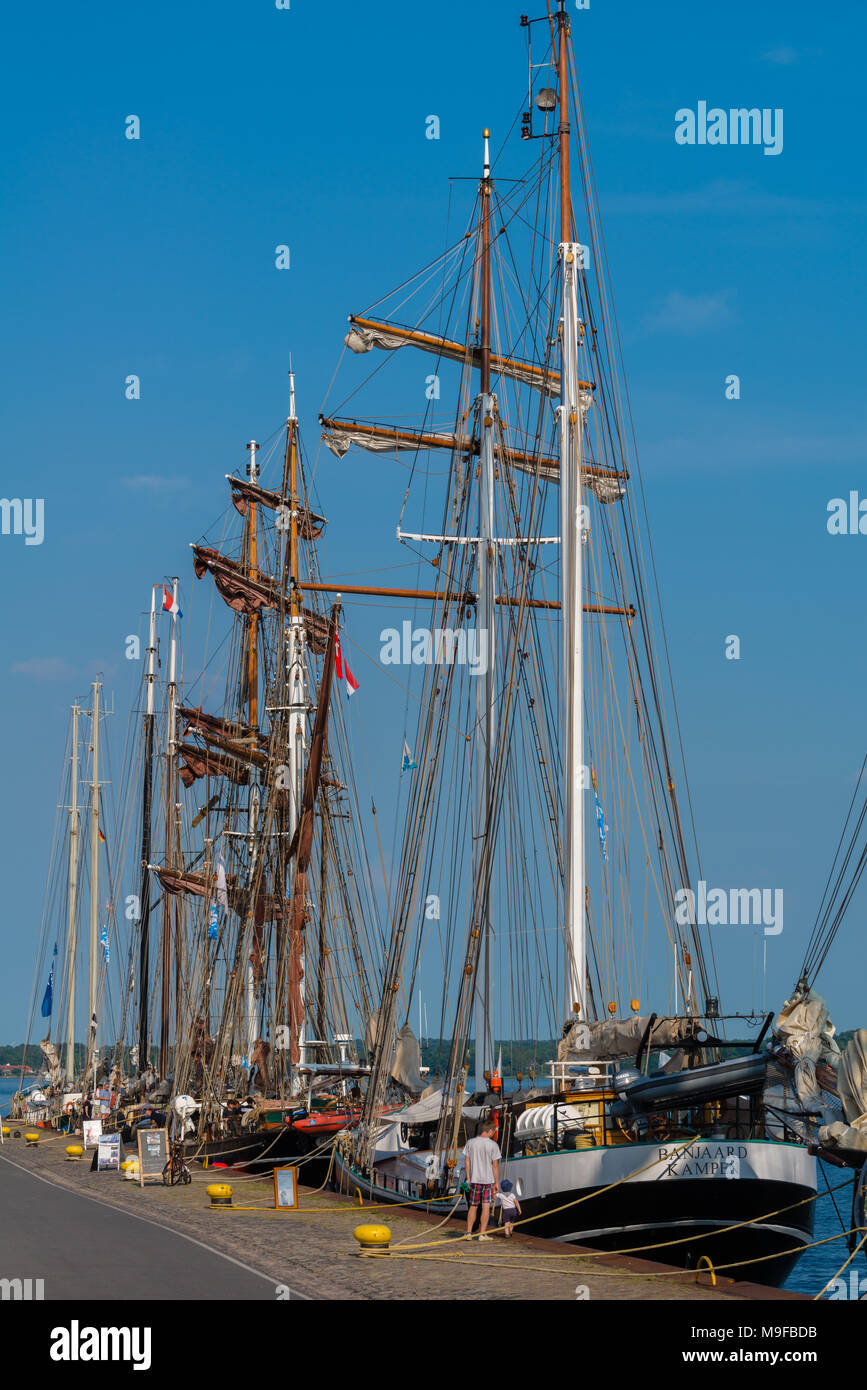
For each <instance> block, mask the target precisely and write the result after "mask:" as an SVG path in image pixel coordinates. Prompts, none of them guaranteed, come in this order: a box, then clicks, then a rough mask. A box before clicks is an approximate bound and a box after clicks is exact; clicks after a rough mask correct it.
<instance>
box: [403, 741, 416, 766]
mask: <svg viewBox="0 0 867 1390" xmlns="http://www.w3.org/2000/svg"><path fill="white" fill-rule="evenodd" d="M414 767H418V763H417V762H416V760H415V758H414V757H413V756H412V749H411V748H410V746H409V744H408V743H407V741H406V739H404V741H403V764H402V766H401V769H400V770H401V772H412V770H413V768H414Z"/></svg>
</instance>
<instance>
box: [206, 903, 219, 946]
mask: <svg viewBox="0 0 867 1390" xmlns="http://www.w3.org/2000/svg"><path fill="white" fill-rule="evenodd" d="M219 921H220V918H219V916H218V913H217V909H216V906H214V905H212V907H211V915H210V917H209V918H208V940H209V941H216V939H217V936H218V931H217V927H218V925H219Z"/></svg>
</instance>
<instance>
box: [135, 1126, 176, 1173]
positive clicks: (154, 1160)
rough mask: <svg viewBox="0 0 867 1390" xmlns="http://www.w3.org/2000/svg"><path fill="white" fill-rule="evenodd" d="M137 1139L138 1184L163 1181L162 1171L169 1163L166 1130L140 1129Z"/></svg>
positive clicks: (167, 1134) (167, 1133)
mask: <svg viewBox="0 0 867 1390" xmlns="http://www.w3.org/2000/svg"><path fill="white" fill-rule="evenodd" d="M137 1138H138V1161H139V1183H140V1185H141V1186H142V1187H144V1185H145V1182H146V1180H148V1179H150V1181H151V1182H153V1180H154V1179H155V1178H158V1179H159V1181H160V1182H162V1180H163V1169H164V1168H165V1166H166V1164H167V1163H168V1161H169V1132H168V1130H167V1129H140V1130H139V1132H138V1135H137Z"/></svg>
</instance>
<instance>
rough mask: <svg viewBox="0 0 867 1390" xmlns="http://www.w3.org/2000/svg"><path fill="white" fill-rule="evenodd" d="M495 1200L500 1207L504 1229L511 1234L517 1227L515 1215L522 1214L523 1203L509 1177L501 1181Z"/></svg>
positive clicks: (508, 1234)
mask: <svg viewBox="0 0 867 1390" xmlns="http://www.w3.org/2000/svg"><path fill="white" fill-rule="evenodd" d="M495 1201H496V1203H497V1205H498V1207H499V1208H500V1220H501V1221H502V1223H503V1230H504V1233H505V1234H506V1235H507V1236H510V1235H511V1234H512V1232H513V1230H514V1229H515V1216H516V1215H517V1216H520V1215H521V1203H520V1202H519V1201H518V1199H517V1197H516V1196H515V1192H514V1188H513V1187H512V1184H511V1183H510V1182H509V1179H508V1178H504V1179H503V1181H502V1182H501V1183H500V1190H499V1192H498V1193H497V1196H496V1198H495Z"/></svg>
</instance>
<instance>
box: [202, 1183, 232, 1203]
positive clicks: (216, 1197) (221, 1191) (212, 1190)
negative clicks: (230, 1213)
mask: <svg viewBox="0 0 867 1390" xmlns="http://www.w3.org/2000/svg"><path fill="white" fill-rule="evenodd" d="M205 1191H206V1192H207V1194H208V1196H209V1197H210V1199H211V1206H212V1207H230V1206H231V1205H232V1189H231V1187H230V1186H229V1184H228V1183H227V1182H212V1183H211V1184H210V1185H209V1186H208V1187H206V1188H205Z"/></svg>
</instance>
